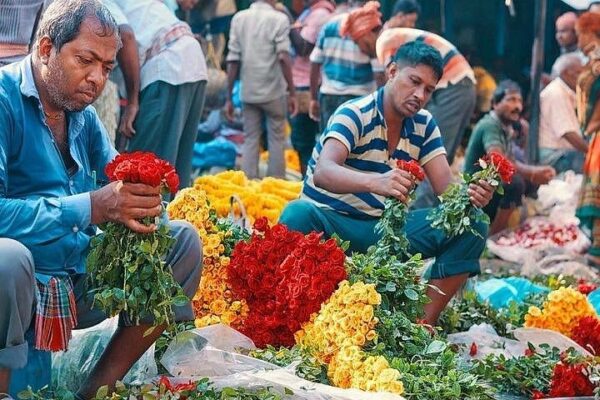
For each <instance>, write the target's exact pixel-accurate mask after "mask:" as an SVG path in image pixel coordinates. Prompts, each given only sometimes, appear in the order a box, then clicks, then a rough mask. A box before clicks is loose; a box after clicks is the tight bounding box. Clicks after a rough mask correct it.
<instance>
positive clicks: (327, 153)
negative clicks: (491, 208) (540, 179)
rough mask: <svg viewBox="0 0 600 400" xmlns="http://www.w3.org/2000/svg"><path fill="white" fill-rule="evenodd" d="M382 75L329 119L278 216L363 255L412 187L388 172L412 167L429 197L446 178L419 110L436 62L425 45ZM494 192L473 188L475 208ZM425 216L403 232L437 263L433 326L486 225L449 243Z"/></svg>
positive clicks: (405, 50)
mask: <svg viewBox="0 0 600 400" xmlns="http://www.w3.org/2000/svg"><path fill="white" fill-rule="evenodd" d="M389 68H390V69H388V71H389V80H388V82H387V83H386V85H385V86H384V87H383V88H381V89H379V90H378V91H376V92H374V93H372V94H370V95H368V96H365V97H361V98H359V99H356V100H352V101H349V102H347V103H345V104H343V105H342V106H340V107H339V108H338V109H337V111H336V112H335V114H334V115H333V116H332V117H331V119H330V121H329V123H328V125H327V129H326V130H325V132H324V133H323V136H322V137H321V140H320V142H319V143H318V144H317V146H316V147H315V150H314V151H313V156H312V159H311V160H310V162H309V163H308V170H307V174H306V179H305V181H304V187H303V190H302V196H301V198H300V199H299V200H296V201H294V202H291V203H290V204H288V206H287V207H286V208H285V209H284V211H283V213H282V215H281V219H280V222H281V223H283V224H286V225H288V227H289V228H290V229H294V230H298V231H301V232H304V233H308V232H311V231H317V232H324V234H325V237H331V236H332V235H333V234H337V235H338V236H339V237H340V238H341V239H342V240H346V241H349V242H350V249H351V250H352V251H358V252H366V251H367V249H368V247H369V246H371V245H374V244H375V243H376V242H377V240H378V239H379V235H378V234H377V233H376V232H375V225H376V224H377V222H378V220H379V218H380V217H381V215H382V213H383V209H384V201H385V198H387V197H395V198H397V199H399V200H400V201H403V202H406V201H407V200H408V199H407V195H408V193H409V191H410V189H411V188H412V185H413V183H412V180H411V178H410V175H409V173H408V172H406V171H402V170H400V169H397V168H392V167H391V165H393V164H395V163H396V161H397V160H405V161H409V160H415V161H417V162H418V163H419V164H420V165H421V166H422V167H423V169H424V171H425V174H426V175H427V178H429V180H430V182H431V185H432V187H433V189H434V191H435V192H436V193H437V194H441V193H443V192H444V190H446V187H447V186H448V184H449V183H450V181H451V179H452V173H451V171H450V166H449V165H448V161H447V159H446V150H445V149H444V146H443V143H442V139H441V135H440V131H439V129H438V128H437V125H436V123H435V121H434V120H433V118H432V116H431V114H430V113H429V112H428V111H426V110H424V109H423V106H424V105H425V104H426V103H427V101H428V100H429V98H430V97H431V94H432V93H433V91H434V90H435V87H436V85H437V83H438V81H439V79H440V78H441V76H442V58H441V55H440V53H439V52H438V51H437V50H436V49H434V48H433V47H431V46H429V45H427V44H425V43H423V42H418V41H417V42H410V43H408V44H405V45H403V46H401V47H400V48H399V49H398V52H397V53H396V55H395V57H394V58H393V62H392V64H391V65H390V67H389ZM492 194H493V188H492V187H491V186H490V185H488V184H487V183H486V182H483V181H481V182H479V184H477V185H471V187H470V188H469V195H470V199H471V202H472V203H473V205H475V206H476V207H484V206H485V205H487V203H488V202H489V201H490V199H491V197H492ZM428 212H429V210H417V211H413V212H411V213H409V215H408V220H407V223H406V225H405V231H406V236H407V238H408V240H409V243H410V246H411V251H412V252H413V253H421V254H423V256H425V257H427V258H429V257H435V259H436V260H435V263H434V264H433V266H432V268H431V276H430V278H431V279H430V283H431V284H432V285H434V286H436V287H438V288H439V289H440V290H441V292H438V291H436V290H434V289H429V290H428V293H427V294H428V296H429V297H430V298H431V302H430V303H429V304H427V305H426V306H425V320H426V321H427V322H428V323H430V324H435V323H436V321H437V319H438V316H439V314H440V312H441V311H442V310H443V309H444V307H445V306H446V304H447V303H448V301H449V300H450V299H451V298H452V296H454V294H455V293H456V291H457V290H458V289H459V288H460V287H461V286H462V285H463V284H464V283H465V281H466V279H467V278H468V277H469V276H472V275H476V274H477V273H479V256H480V255H481V252H482V251H483V248H484V247H485V240H484V239H483V238H484V237H486V234H487V226H484V225H483V224H478V225H477V229H478V230H479V231H480V234H481V237H477V236H475V235H473V234H471V233H465V234H463V235H459V236H456V237H454V238H447V237H445V235H444V234H443V232H442V231H441V230H437V229H434V228H432V227H431V225H430V221H427V220H426V217H427V213H428Z"/></svg>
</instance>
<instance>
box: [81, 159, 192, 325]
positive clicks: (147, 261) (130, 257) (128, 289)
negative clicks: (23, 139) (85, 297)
mask: <svg viewBox="0 0 600 400" xmlns="http://www.w3.org/2000/svg"><path fill="white" fill-rule="evenodd" d="M105 173H106V176H107V177H108V179H109V180H110V181H111V182H114V181H123V182H129V183H143V184H146V185H150V186H154V187H156V186H160V187H161V188H162V191H163V194H165V193H168V192H170V193H175V192H176V191H177V187H178V186H179V177H178V176H177V173H176V172H175V168H173V166H172V165H171V164H169V163H168V162H167V161H164V160H161V159H159V158H158V157H156V156H155V155H154V154H152V153H145V152H135V153H130V154H121V155H118V156H117V157H116V158H115V159H114V160H113V161H111V162H110V163H109V164H108V165H107V166H106V169H105ZM163 216H164V214H163ZM141 222H142V223H144V224H146V225H148V224H151V223H156V224H157V226H158V229H157V230H156V231H155V232H153V233H151V234H139V233H135V232H133V231H131V230H130V229H129V228H127V227H126V226H125V225H123V224H120V223H115V222H108V223H106V224H104V225H103V226H102V230H103V232H104V233H103V234H102V235H98V236H97V237H95V238H93V239H92V244H91V250H90V254H89V257H88V262H87V267H88V272H89V275H90V283H91V285H90V286H91V293H92V294H93V296H94V304H95V305H96V306H98V307H99V308H100V309H102V310H103V311H105V312H106V313H107V314H108V315H111V316H112V315H115V314H118V313H119V312H121V311H126V312H127V313H128V316H129V318H130V319H131V320H132V321H135V322H136V323H138V324H139V321H140V319H142V318H151V319H152V320H153V321H154V325H160V324H163V323H171V322H172V321H173V310H172V307H173V306H174V305H182V304H185V303H187V302H188V298H187V297H186V296H185V295H184V293H183V290H182V289H181V287H180V286H179V284H178V283H177V282H176V281H175V279H174V278H173V274H172V272H171V269H170V266H169V265H167V264H166V263H165V261H164V258H165V256H166V254H167V252H168V251H169V249H170V248H171V247H172V245H173V242H174V239H173V238H172V237H171V235H170V232H169V227H168V225H167V224H166V223H164V222H161V219H160V218H158V217H157V218H151V217H146V218H144V219H142V220H141Z"/></svg>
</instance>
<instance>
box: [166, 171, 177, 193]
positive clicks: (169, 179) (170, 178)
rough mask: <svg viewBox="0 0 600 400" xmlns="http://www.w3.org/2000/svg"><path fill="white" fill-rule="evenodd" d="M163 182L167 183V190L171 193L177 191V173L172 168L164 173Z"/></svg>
mask: <svg viewBox="0 0 600 400" xmlns="http://www.w3.org/2000/svg"><path fill="white" fill-rule="evenodd" d="M165 182H166V183H167V188H168V189H169V192H171V193H172V194H175V193H177V189H179V175H177V172H175V170H174V169H173V170H171V171H170V172H168V173H167V174H166V175H165Z"/></svg>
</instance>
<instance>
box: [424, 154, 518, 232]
mask: <svg viewBox="0 0 600 400" xmlns="http://www.w3.org/2000/svg"><path fill="white" fill-rule="evenodd" d="M479 166H480V167H481V170H480V171H477V172H475V173H474V174H473V176H470V175H469V174H464V175H463V177H462V181H461V182H460V183H454V184H451V185H449V186H448V188H447V189H446V191H445V192H444V193H442V195H441V196H440V205H439V206H437V207H436V208H434V209H432V210H431V212H430V214H429V215H428V216H427V219H428V220H430V221H431V226H432V227H434V228H437V229H441V230H442V231H444V233H445V234H446V235H447V236H448V237H454V236H458V235H462V234H463V233H464V232H470V233H472V234H473V235H476V236H479V237H481V235H480V234H479V232H477V230H476V229H475V227H474V225H475V224H476V223H485V224H489V223H490V219H489V217H488V216H487V215H486V214H485V213H484V212H483V210H482V209H480V208H478V207H475V206H474V205H473V204H471V200H470V196H469V193H468V192H467V191H468V189H469V185H470V184H477V183H478V182H479V181H485V182H487V183H489V184H490V185H491V186H492V187H495V188H496V192H497V193H498V194H500V195H502V194H504V189H503V187H502V185H501V183H500V182H504V183H510V182H511V180H512V176H513V174H514V173H515V168H514V166H513V165H512V163H511V162H510V161H509V160H508V159H506V158H505V157H504V156H503V155H502V154H500V153H496V152H491V153H490V154H487V155H486V156H485V157H484V158H482V159H480V160H479Z"/></svg>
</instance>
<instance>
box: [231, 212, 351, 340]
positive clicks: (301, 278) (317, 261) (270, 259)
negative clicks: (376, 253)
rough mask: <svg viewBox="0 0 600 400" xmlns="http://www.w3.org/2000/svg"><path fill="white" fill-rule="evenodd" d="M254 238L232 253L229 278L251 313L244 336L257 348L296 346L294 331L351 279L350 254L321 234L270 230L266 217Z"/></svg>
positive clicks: (281, 228)
mask: <svg viewBox="0 0 600 400" xmlns="http://www.w3.org/2000/svg"><path fill="white" fill-rule="evenodd" d="M254 229H255V233H254V234H253V235H252V236H251V238H250V240H249V241H247V242H245V241H241V242H239V243H238V244H237V245H236V246H235V249H234V250H233V254H232V257H231V263H230V264H229V265H228V266H227V278H228V282H229V284H230V285H231V288H232V293H233V294H234V296H235V297H237V298H241V299H245V300H246V302H247V303H248V306H249V308H250V311H249V313H248V316H247V317H246V318H245V319H244V321H243V323H242V326H241V327H240V332H242V333H244V334H245V335H247V336H248V337H250V338H251V339H252V340H253V341H254V344H256V346H258V347H261V348H262V347H265V346H266V345H274V346H279V345H283V346H288V347H289V346H292V345H293V344H294V333H295V332H296V331H298V330H299V329H300V327H301V325H302V324H303V323H305V322H307V321H308V320H309V318H310V316H311V314H312V313H314V312H316V311H318V310H319V308H320V307H321V304H322V303H323V302H324V301H325V300H327V299H328V298H329V296H331V294H332V293H333V292H334V290H335V288H336V286H337V284H338V283H339V282H340V281H342V280H343V279H345V278H346V269H345V268H344V260H345V255H344V252H343V250H342V249H341V248H340V247H338V245H337V243H336V242H335V240H333V239H329V240H327V241H324V242H323V241H321V234H317V233H314V232H313V233H310V234H308V235H303V234H302V233H300V232H294V231H290V230H288V228H287V227H286V226H284V225H280V224H277V225H275V226H273V227H272V228H271V227H269V225H268V222H267V219H266V218H261V219H259V220H257V221H256V223H255V224H254Z"/></svg>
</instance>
